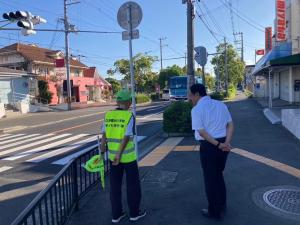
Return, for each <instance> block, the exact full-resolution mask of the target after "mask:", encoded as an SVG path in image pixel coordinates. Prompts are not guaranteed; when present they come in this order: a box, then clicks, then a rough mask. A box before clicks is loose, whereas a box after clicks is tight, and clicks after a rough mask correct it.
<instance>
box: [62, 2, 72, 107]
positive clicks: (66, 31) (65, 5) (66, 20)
mask: <svg viewBox="0 0 300 225" xmlns="http://www.w3.org/2000/svg"><path fill="white" fill-rule="evenodd" d="M67 5H68V4H67V0H64V24H65V52H66V53H65V56H66V59H65V60H66V69H67V93H68V98H67V99H68V100H67V102H68V110H71V98H72V95H71V81H70V57H69V37H68V35H69V27H70V25H69V21H68V16H67Z"/></svg>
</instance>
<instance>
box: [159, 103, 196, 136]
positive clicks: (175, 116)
mask: <svg viewBox="0 0 300 225" xmlns="http://www.w3.org/2000/svg"><path fill="white" fill-rule="evenodd" d="M191 110H192V104H191V103H189V102H181V101H178V102H173V103H172V104H171V105H170V106H169V107H168V108H167V109H166V110H165V111H164V114H163V130H164V132H166V133H191V132H192V127H191Z"/></svg>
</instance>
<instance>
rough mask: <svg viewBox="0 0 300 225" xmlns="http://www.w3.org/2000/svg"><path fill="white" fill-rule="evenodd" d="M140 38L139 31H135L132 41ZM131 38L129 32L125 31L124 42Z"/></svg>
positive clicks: (123, 34)
mask: <svg viewBox="0 0 300 225" xmlns="http://www.w3.org/2000/svg"><path fill="white" fill-rule="evenodd" d="M139 37H140V33H139V30H133V31H132V35H131V39H138V38H139ZM129 38H130V35H129V31H123V32H122V40H123V41H126V40H129Z"/></svg>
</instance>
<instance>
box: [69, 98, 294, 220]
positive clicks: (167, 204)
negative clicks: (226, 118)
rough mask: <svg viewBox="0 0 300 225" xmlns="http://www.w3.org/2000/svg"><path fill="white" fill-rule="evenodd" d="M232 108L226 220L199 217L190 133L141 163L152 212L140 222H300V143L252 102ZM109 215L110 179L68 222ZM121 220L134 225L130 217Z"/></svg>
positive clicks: (200, 190)
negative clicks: (232, 137) (233, 128)
mask: <svg viewBox="0 0 300 225" xmlns="http://www.w3.org/2000/svg"><path fill="white" fill-rule="evenodd" d="M228 106H229V109H230V111H231V113H232V115H233V119H234V122H235V136H234V140H233V143H232V144H233V145H234V146H235V147H236V149H234V150H233V152H232V153H231V154H230V155H229V158H228V162H227V168H226V170H225V179H226V183H227V193H228V210H227V213H226V216H225V217H224V219H223V220H222V221H215V220H209V219H206V218H204V217H203V216H202V215H201V209H202V208H206V207H207V202H206V197H205V192H204V184H203V178H202V169H201V166H200V159H199V152H198V150H197V149H198V148H199V147H198V145H197V143H196V142H195V141H194V139H193V137H186V138H169V139H166V140H165V142H164V143H162V145H160V146H159V147H157V148H156V149H154V151H153V152H151V153H150V154H149V155H147V156H146V157H145V158H144V159H142V161H141V162H140V167H141V169H140V174H141V180H142V189H143V202H142V205H143V207H144V208H146V209H147V212H148V216H147V217H145V218H143V219H141V221H139V222H138V223H136V224H141V225H169V224H170V225H194V224H195V225H196V224H197V225H199V224H201V225H206V224H207V225H212V224H224V225H296V224H299V221H300V164H299V161H300V142H299V141H298V140H297V139H295V138H294V136H292V135H291V134H290V133H289V132H288V131H287V130H285V129H284V128H283V127H281V126H280V125H275V126H274V125H271V124H270V123H269V122H268V121H267V119H266V118H265V117H264V116H263V114H262V108H261V106H259V105H258V104H257V103H256V102H255V101H254V100H251V99H250V100H240V101H236V102H229V103H228ZM108 179H109V178H108ZM107 184H109V182H108V180H107ZM274 189H280V190H274ZM285 189H286V190H285ZM268 191H269V192H268ZM125 193H126V192H124V206H125V207H126V204H125V196H126V194H125ZM264 194H265V195H264ZM263 197H265V199H264V198H263ZM267 203H269V204H267ZM275 207H277V208H279V209H275ZM125 209H126V208H125ZM110 215H111V214H110V201H109V185H107V189H106V190H105V191H102V190H101V189H100V187H99V186H98V187H95V188H94V189H93V190H92V191H91V192H90V193H88V194H87V195H86V196H85V197H84V199H82V200H81V202H80V210H79V211H78V212H75V213H74V215H73V217H72V218H71V221H70V223H69V224H70V225H82V224H84V225H107V224H111V223H110V221H111V217H110ZM120 224H124V225H126V224H131V223H130V222H128V219H125V220H123V221H122V222H120Z"/></svg>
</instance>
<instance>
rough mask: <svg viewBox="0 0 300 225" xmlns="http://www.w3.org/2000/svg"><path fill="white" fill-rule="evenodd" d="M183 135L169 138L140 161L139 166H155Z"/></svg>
mask: <svg viewBox="0 0 300 225" xmlns="http://www.w3.org/2000/svg"><path fill="white" fill-rule="evenodd" d="M182 140H183V137H176V138H168V139H167V140H165V141H164V142H163V143H162V144H160V145H159V146H158V147H156V148H155V149H154V150H153V151H152V152H151V153H150V154H148V155H147V156H146V157H145V158H143V159H142V160H141V161H140V162H139V166H155V165H157V164H158V163H159V162H160V161H161V160H163V159H164V158H165V157H166V156H167V155H168V154H169V153H170V152H171V151H172V150H173V149H174V148H175V147H176V146H177V145H178V144H179V143H180V142H181V141H182Z"/></svg>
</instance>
